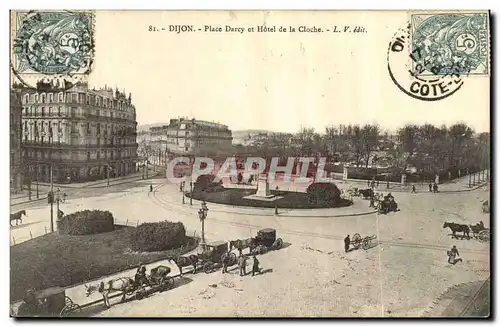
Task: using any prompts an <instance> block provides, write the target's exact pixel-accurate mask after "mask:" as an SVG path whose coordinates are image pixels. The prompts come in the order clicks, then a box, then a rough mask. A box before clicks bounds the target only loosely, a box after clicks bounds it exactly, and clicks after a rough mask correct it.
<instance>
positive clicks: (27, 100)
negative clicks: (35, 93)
mask: <svg viewBox="0 0 500 327" xmlns="http://www.w3.org/2000/svg"><path fill="white" fill-rule="evenodd" d="M29 102H30V95H29V94H26V95H24V103H29Z"/></svg>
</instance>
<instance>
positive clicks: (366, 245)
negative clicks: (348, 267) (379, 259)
mask: <svg viewBox="0 0 500 327" xmlns="http://www.w3.org/2000/svg"><path fill="white" fill-rule="evenodd" d="M362 246H363V250H368V249H369V248H370V246H371V241H370V240H369V239H364V240H363V245H362Z"/></svg>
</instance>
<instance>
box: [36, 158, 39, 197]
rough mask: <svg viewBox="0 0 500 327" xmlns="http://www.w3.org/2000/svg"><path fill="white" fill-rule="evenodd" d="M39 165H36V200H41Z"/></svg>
mask: <svg viewBox="0 0 500 327" xmlns="http://www.w3.org/2000/svg"><path fill="white" fill-rule="evenodd" d="M38 168H39V167H38V164H37V165H36V198H37V199H39V198H40V195H39V193H38Z"/></svg>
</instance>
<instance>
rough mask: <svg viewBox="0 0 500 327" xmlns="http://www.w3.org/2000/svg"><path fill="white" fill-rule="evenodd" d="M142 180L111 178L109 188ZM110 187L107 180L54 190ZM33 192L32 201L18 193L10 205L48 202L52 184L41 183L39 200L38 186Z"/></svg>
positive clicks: (137, 176)
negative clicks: (37, 194)
mask: <svg viewBox="0 0 500 327" xmlns="http://www.w3.org/2000/svg"><path fill="white" fill-rule="evenodd" d="M157 175H158V172H154V171H150V172H149V173H148V178H147V179H146V178H144V180H149V179H151V178H154V177H156V176H157ZM138 180H142V172H141V173H134V174H132V175H127V176H122V177H117V178H110V179H109V186H116V185H120V184H125V183H130V182H134V181H138ZM106 187H108V181H107V180H106V179H105V180H99V181H93V182H86V183H78V184H54V189H57V188H58V189H60V190H61V191H62V192H63V191H65V190H78V189H87V190H88V189H93V188H100V189H102V188H106ZM31 188H32V191H31V200H30V199H29V195H28V191H27V190H25V191H23V192H22V193H17V194H13V195H11V197H10V205H11V206H14V205H19V204H26V203H32V202H35V201H41V200H46V199H47V193H48V191H49V189H50V184H49V183H39V187H38V191H39V199H37V198H36V185H32V186H31Z"/></svg>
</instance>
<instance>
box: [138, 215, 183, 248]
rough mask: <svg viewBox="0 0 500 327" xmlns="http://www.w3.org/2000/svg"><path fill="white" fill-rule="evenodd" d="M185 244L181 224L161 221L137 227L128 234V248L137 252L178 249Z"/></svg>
mask: <svg viewBox="0 0 500 327" xmlns="http://www.w3.org/2000/svg"><path fill="white" fill-rule="evenodd" d="M185 242H186V229H185V227H184V224H183V223H181V222H176V223H173V222H171V221H166V220H165V221H161V222H157V223H144V224H141V225H139V226H138V227H137V228H136V229H135V230H134V231H132V232H131V234H130V248H131V249H132V250H133V251H139V252H155V251H164V250H169V249H173V248H178V247H180V246H181V245H183V244H184V243H185Z"/></svg>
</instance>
